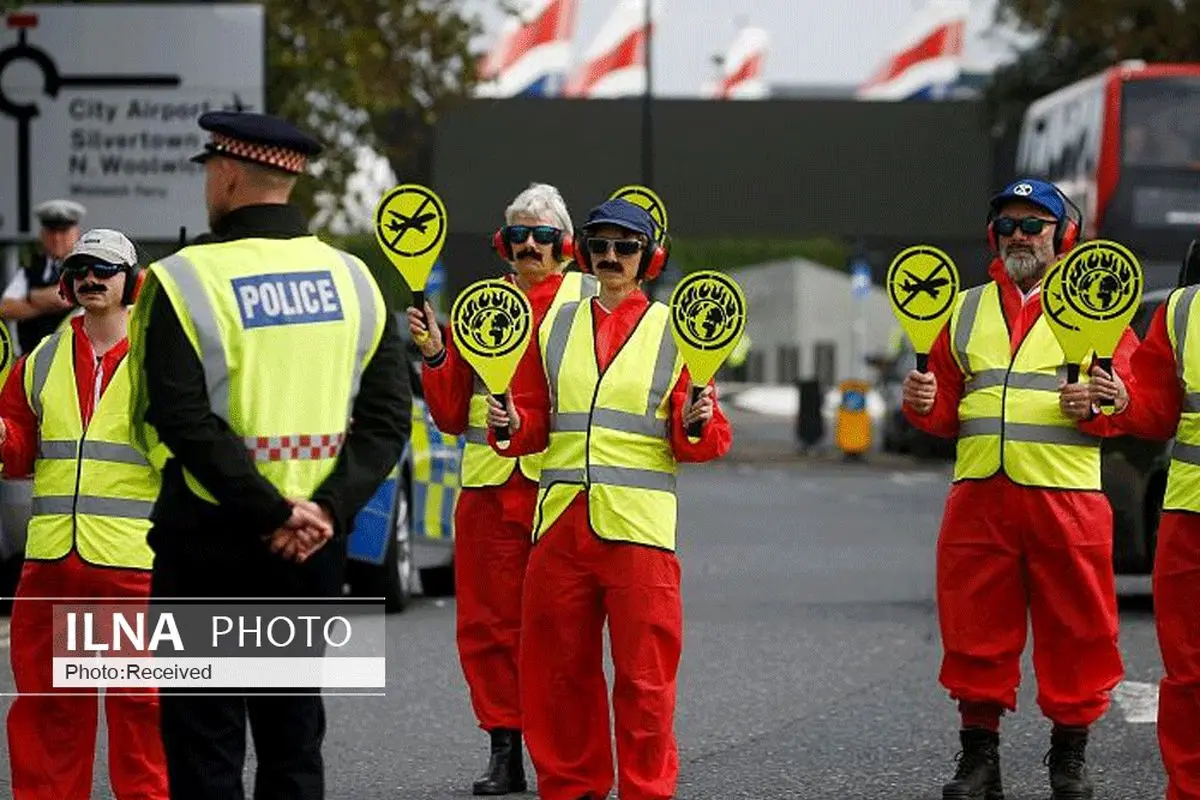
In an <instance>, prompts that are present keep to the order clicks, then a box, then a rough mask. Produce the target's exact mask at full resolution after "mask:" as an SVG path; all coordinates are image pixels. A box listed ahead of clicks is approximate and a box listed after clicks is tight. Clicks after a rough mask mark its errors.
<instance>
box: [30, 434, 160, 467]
mask: <svg viewBox="0 0 1200 800" xmlns="http://www.w3.org/2000/svg"><path fill="white" fill-rule="evenodd" d="M78 457H79V442H78V441H76V440H74V439H49V440H44V441H42V442H40V443H39V444H38V458H42V459H51V460H58V461H74V460H75V459H77V458H78ZM83 457H84V459H85V460H88V461H108V462H112V463H115V464H134V465H136V466H140V467H144V466H147V465H148V464H149V462H148V461H147V460H146V457H145V456H144V455H142V453H141V452H140V451H139V450H137V449H136V448H133V447H130V446H129V445H127V444H116V443H114V442H93V441H88V440H86V439H85V440H84V442H83Z"/></svg>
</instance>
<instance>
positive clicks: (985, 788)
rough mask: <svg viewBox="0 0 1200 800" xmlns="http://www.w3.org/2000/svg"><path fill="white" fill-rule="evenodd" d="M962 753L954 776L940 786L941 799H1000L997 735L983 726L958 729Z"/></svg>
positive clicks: (957, 757)
mask: <svg viewBox="0 0 1200 800" xmlns="http://www.w3.org/2000/svg"><path fill="white" fill-rule="evenodd" d="M958 735H959V739H961V740H962V752H960V753H959V754H958V755H957V756H956V759H957V761H958V771H957V772H955V773H954V779H953V780H952V781H950V782H949V783H947V784H946V785H945V786H943V787H942V800H1004V788H1003V787H1002V786H1001V784H1000V734H998V733H993V732H992V731H989V730H985V729H983V728H966V729H965V730H962V731H960V732H959V734H958Z"/></svg>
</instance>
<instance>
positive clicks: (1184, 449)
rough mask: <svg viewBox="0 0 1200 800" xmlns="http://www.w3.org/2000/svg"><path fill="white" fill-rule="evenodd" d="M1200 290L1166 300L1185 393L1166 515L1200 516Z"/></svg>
mask: <svg viewBox="0 0 1200 800" xmlns="http://www.w3.org/2000/svg"><path fill="white" fill-rule="evenodd" d="M1197 290H1200V286H1188V287H1186V288H1184V289H1177V290H1176V291H1174V292H1172V293H1171V296H1170V297H1168V298H1167V313H1166V319H1165V321H1166V323H1167V337H1168V338H1169V339H1170V340H1171V348H1172V349H1173V350H1174V352H1175V370H1176V372H1177V374H1178V376H1179V382H1180V385H1181V387H1182V389H1183V393H1184V394H1183V402H1182V404H1181V405H1180V414H1179V424H1178V426H1177V427H1176V430H1175V444H1174V446H1173V447H1172V449H1171V466H1170V469H1169V470H1168V472H1167V491H1166V495H1165V496H1164V498H1163V511H1190V512H1192V513H1194V514H1200V319H1198V315H1200V303H1196V292H1197Z"/></svg>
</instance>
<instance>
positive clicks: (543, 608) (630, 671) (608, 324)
mask: <svg viewBox="0 0 1200 800" xmlns="http://www.w3.org/2000/svg"><path fill="white" fill-rule="evenodd" d="M592 302H593V303H594V309H595V323H596V324H595V329H594V330H595V342H596V359H597V365H598V367H599V369H600V370H601V372H603V370H605V369H606V368H607V367H608V365H609V363H610V362H611V361H612V360H613V358H614V357H615V356H616V354H617V352H618V351H619V350H620V349H621V347H622V345H624V343H625V342H626V341H627V340H628V339H629V337H630V335H631V334H632V333H633V331H634V328H635V327H636V326H637V323H638V321H639V320H640V319H641V317H642V314H643V313H644V312H645V310H646V308H647V306H648V305H649V301H648V300H647V299H646V296H645V295H644V294H642V293H641V292H640V291H635V292H634V293H632V294H631V295H629V296H628V297H626V298H625V300H624V301H622V302H621V304H620V305H619V306H618V307H617V308H616V309H615V310H614V311H612V312H611V313H609V312H608V311H607V310H606V309H604V307H603V306H601V305H600V303H599V302H598V301H597V300H595V299H593V301H592ZM647 355H648V356H649V357H653V355H654V354H653V353H650V354H647ZM538 361H539V367H538V368H539V370H541V369H542V367H541V365H540V361H541V355H540V352H539V353H538ZM688 380H689V378H688V373H687V369H686V368H684V370H683V373H682V374H681V375H680V377H679V380H678V382H677V383H676V384H675V386H674V388H673V389H672V392H671V400H670V404H671V423H670V439H671V449H672V451H673V453H674V456H675V460H676V461H679V462H701V461H709V460H711V459H714V458H719V457H720V456H723V455H724V454H725V453H726V452H728V450H729V445H730V442H731V440H732V435H731V432H730V426H729V421H728V420H727V419H726V417H725V415H724V414H723V413H722V412H721V410H720V408H719V407H716V408H715V409H714V413H713V417H712V419H711V420H709V421H708V422H707V423H706V424H705V426H704V432H703V435H702V436H701V438H700V439H699V440H698V441H697V442H691V441H689V440H688V438H687V434H686V433H685V431H684V427H683V407H684V404H685V403H686V402H687V400H688V395H687V384H688ZM533 388H534V390H533V391H530V392H529V393H528V394H524V395H521V396H518V395H517V394H515V393H514V395H513V402H514V405H515V406H516V408H517V413H518V415H519V417H520V423H521V424H520V428H519V429H517V430H515V431H514V432H513V435H512V444H511V445H510V447H509V450H508V451H505V452H513V453H515V454H521V453H532V452H537V451H540V450H542V449H544V448H545V447H546V446H547V444H548V442H549V430H550V396H549V388H548V386H547V382H546V376H545V373H544V372H542V373H541V379H540V381H539V382H538V383H537V385H536V387H533ZM714 401H715V395H714ZM490 438H491V440H492V443H493V446H494V444H495V437H494V435H491V436H490ZM497 452H500V451H497ZM587 502H588V501H587V493H586V492H580V493H579V494H578V496H576V497H575V499H574V500H572V501H571V504H570V506H568V507H567V510H566V511H565V512H564V513H563V515H562V516H561V517H559V519H558V520H556V521H555V522H554V523H553V524H552V525H551V526H550V528H549V529H548V530H547V531H546V532H545V534H544V535H543V536H542V538H541V540H540V541H539V542H538V543H537V544H536V545H535V546H534V547H533V552H532V554H531V555H530V559H529V572H528V574H527V575H526V579H525V599H524V613H523V616H522V639H521V697H522V701H523V702H524V712H525V740H526V743H527V745H528V747H529V755H530V758H531V760H532V761H533V764H534V767H535V768H536V769H537V775H538V792H539V796H540V797H541V798H543V800H577V798H579V797H580V796H582V795H585V794H588V793H591V795H592V796H593V797H595V798H603V797H606V796H607V795H608V793H609V792H610V791H611V790H612V786H613V760H612V737H611V733H610V728H609V710H608V688H607V685H606V683H605V677H604V668H603V666H604V663H603V662H604V622H605V619H606V618H607V620H608V629H609V638H610V639H611V641H612V660H613V666H614V671H615V684H614V686H613V700H612V702H613V712H614V714H615V718H616V724H615V727H616V743H617V762H618V767H619V778H618V781H617V785H618V794H619V796H620V797H621V800H665V799H666V798H670V797H672V796H673V795H674V792H675V785H676V781H677V777H678V773H679V758H678V752H677V749H676V744H675V733H674V715H675V697H676V691H675V680H676V672H677V670H678V666H679V658H680V654H681V652H682V646H683V606H682V600H681V596H680V568H679V561H678V559H677V557H676V555H675V553H673V552H670V551H667V550H659V549H656V548H652V547H646V546H641V545H637V544H627V543H616V542H609V541H605V540H603V539H601V538H599V537H598V536H597V535H596V534H595V533H593V532H592V530H591V526H590V524H589V522H588V505H587Z"/></svg>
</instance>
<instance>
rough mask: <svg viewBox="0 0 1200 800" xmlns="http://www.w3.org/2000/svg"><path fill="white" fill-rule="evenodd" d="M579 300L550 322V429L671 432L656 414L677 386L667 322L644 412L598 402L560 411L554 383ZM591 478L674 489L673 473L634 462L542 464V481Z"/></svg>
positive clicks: (654, 434) (582, 481)
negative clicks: (575, 465)
mask: <svg viewBox="0 0 1200 800" xmlns="http://www.w3.org/2000/svg"><path fill="white" fill-rule="evenodd" d="M577 306H578V303H568V304H566V305H564V306H563V308H562V310H561V311H560V312H559V314H558V315H557V316H556V318H555V320H554V323H553V325H552V326H551V328H550V336H549V339H548V341H547V344H546V370H547V375H548V377H549V378H550V386H551V389H552V391H551V418H550V430H551V432H553V433H586V432H587V431H588V429H589V427H597V428H605V429H607V430H612V431H620V432H622V433H633V434H638V435H642V436H651V437H658V438H663V439H665V438H667V436H668V429H667V420H665V419H659V418H658V417H657V414H656V412H657V411H658V407H659V406H660V405H661V404H662V401H663V399H664V398H665V397H666V396H667V392H669V391H670V390H671V388H672V387H671V385H670V383H671V377H672V375H674V371H675V370H674V367H675V356H676V353H677V349H676V347H677V346H676V344H675V337H674V336H672V335H671V332H670V330H669V329H667V328H664V329H663V333H662V338H661V340H660V341H659V345H658V352H657V354H656V355H655V361H654V372H653V374H652V376H651V380H650V390H649V392H648V394H647V396H646V411H645V412H644V413H641V414H637V413H634V412H629V411H619V410H616V409H609V408H593V409H592V410H591V412H586V411H574V412H560V411H559V410H558V401H557V397H556V396H555V393H554V392H553V388H554V387H556V386H557V385H558V380H559V377H560V375H561V374H562V366H563V361H564V358H565V356H566V350H567V339H568V338H569V336H570V332H571V326H572V323H573V320H574V310H575V308H576V307H577ZM639 324H640V323H639ZM588 482H591V483H594V484H606V485H610V486H625V487H629V488H634V489H656V490H659V491H664V492H673V491H674V490H675V476H674V475H671V474H669V473H665V472H658V471H656V470H643V469H637V468H632V467H610V466H590V467H588V468H587V470H582V469H543V470H542V474H541V480H540V484H541V485H542V486H543V487H546V486H550V485H551V484H554V483H577V484H586V483H588Z"/></svg>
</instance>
